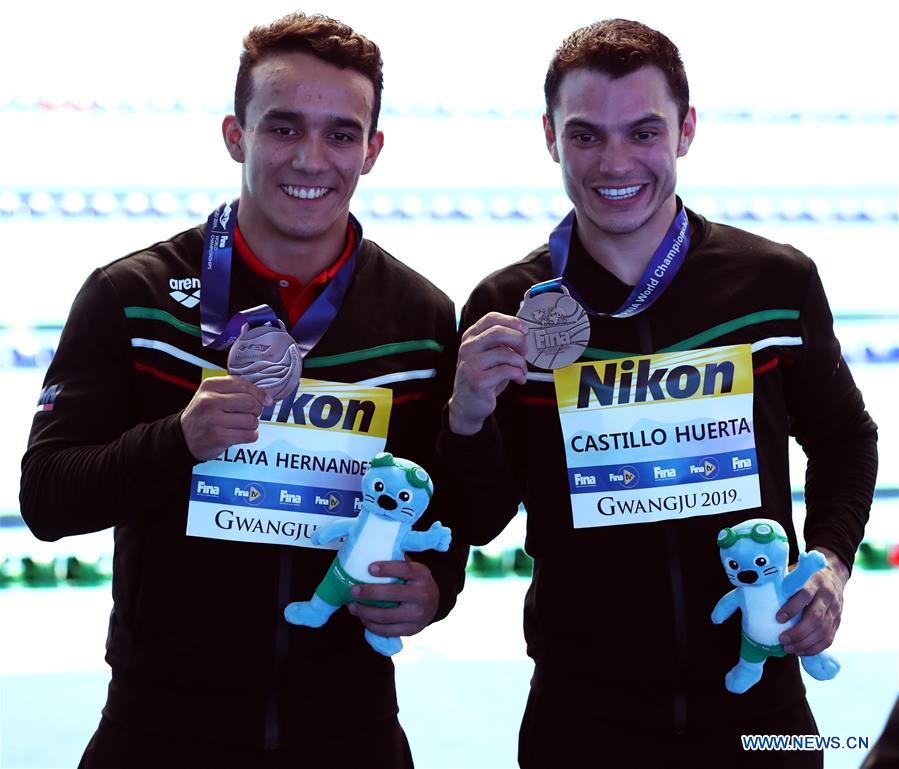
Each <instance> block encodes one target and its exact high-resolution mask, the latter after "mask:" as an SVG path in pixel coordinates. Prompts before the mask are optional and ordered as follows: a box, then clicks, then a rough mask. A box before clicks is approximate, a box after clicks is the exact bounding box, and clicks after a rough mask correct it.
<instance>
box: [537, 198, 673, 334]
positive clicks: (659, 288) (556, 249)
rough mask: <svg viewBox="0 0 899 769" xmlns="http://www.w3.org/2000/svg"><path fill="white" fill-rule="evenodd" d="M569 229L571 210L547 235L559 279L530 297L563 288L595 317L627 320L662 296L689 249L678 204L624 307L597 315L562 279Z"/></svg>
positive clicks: (538, 288)
mask: <svg viewBox="0 0 899 769" xmlns="http://www.w3.org/2000/svg"><path fill="white" fill-rule="evenodd" d="M573 230H574V211H571V212H569V214H568V215H567V216H566V217H565V218H564V219H563V220H562V221H561V222H560V223H559V225H558V227H556V228H555V229H554V230H553V231H552V233H550V236H549V256H550V262H551V263H552V269H553V274H555V275H558V276H559V277H557V278H553V279H552V280H547V281H544V282H543V283H538V284H537V285H535V286H533V287H532V288H531V290H530V295H531V296H536V295H537V294H542V293H544V292H548V291H558V290H559V289H560V288H561V287H562V286H565V288H567V289H568V291H569V292H570V293H571V296H572V297H574V299H576V300H577V301H578V303H580V305H581V306H582V307H583V308H584V310H585V311H586V312H587V313H589V314H590V315H596V316H598V317H611V318H629V317H631V316H633V315H637V314H638V313H640V312H642V311H643V310H645V309H646V308H647V307H649V306H650V305H651V304H652V303H653V302H654V301H655V300H656V299H658V298H659V297H660V296H661V295H662V293H663V292H664V291H665V289H666V288H668V286H669V284H670V283H671V281H672V280H674V276H675V275H676V274H677V271H678V270H679V269H680V266H681V264H683V261H684V257H685V256H686V254H687V250H688V249H689V248H690V223H689V220H688V219H687V211H686V209H685V208H684V206H683V205H681V207H680V210H679V211H678V212H677V216H675V217H674V221H673V222H672V223H671V226H670V227H669V228H668V231H667V232H666V233H665V237H664V238H662V242H661V243H660V244H659V247H658V248H657V249H656V250H655V253H654V254H653V255H652V259H650V260H649V264H648V265H647V266H646V269H645V270H644V272H643V275H642V277H641V278H640V280H638V281H637V284H636V285H635V286H634V288H633V290H632V291H631V293H630V295H629V296H628V298H627V299H625V301H624V304H622V305H621V307H619V308H618V309H617V310H615V311H614V312H597V311H596V310H593V309H592V308H591V307H590V305H588V304H587V303H586V302H585V301H584V300H583V299H582V298H581V297H580V296H578V294H577V292H576V291H575V290H574V288H573V286H572V285H571V284H570V283H569V282H568V281H567V280H566V279H565V278H564V277H562V276H563V275H564V273H565V265H566V264H567V263H568V253H569V250H570V248H571V234H572V232H573Z"/></svg>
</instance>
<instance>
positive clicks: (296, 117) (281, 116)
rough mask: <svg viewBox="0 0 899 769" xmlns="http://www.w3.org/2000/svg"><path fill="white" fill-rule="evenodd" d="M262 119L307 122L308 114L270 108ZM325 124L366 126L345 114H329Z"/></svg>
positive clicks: (346, 126) (337, 126)
mask: <svg viewBox="0 0 899 769" xmlns="http://www.w3.org/2000/svg"><path fill="white" fill-rule="evenodd" d="M260 120H264V121H268V122H275V121H279V120H282V121H284V122H285V123H305V122H306V116H305V115H304V114H303V113H302V112H291V111H290V110H283V109H270V110H269V111H268V112H265V113H264V114H263V115H262V117H261V118H260ZM324 122H325V125H327V126H328V127H330V128H354V129H356V130H357V131H362V130H363V129H364V126H363V125H362V122H361V121H360V120H358V119H357V118H354V117H346V116H345V115H328V116H327V117H325V119H324Z"/></svg>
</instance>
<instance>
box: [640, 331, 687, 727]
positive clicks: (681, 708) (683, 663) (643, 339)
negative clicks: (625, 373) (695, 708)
mask: <svg viewBox="0 0 899 769" xmlns="http://www.w3.org/2000/svg"><path fill="white" fill-rule="evenodd" d="M637 329H638V331H639V334H640V348H641V352H643V353H644V354H647V355H649V354H652V353H653V352H654V351H655V349H654V346H653V341H652V329H651V328H650V325H649V318H647V317H646V316H645V315H643V314H641V315H638V316H637ZM662 525H663V526H665V540H666V543H667V546H668V569H669V575H670V577H671V579H670V583H671V608H672V618H673V620H674V696H673V698H672V703H671V705H672V711H671V717H672V725H673V727H674V733H675V734H685V733H686V731H687V684H686V680H685V676H684V671H685V670H686V669H687V610H686V606H685V604H684V575H683V568H682V565H681V555H680V548H679V547H678V543H677V533H676V532H675V530H674V525H675V524H672V523H669V522H666V523H664V524H662Z"/></svg>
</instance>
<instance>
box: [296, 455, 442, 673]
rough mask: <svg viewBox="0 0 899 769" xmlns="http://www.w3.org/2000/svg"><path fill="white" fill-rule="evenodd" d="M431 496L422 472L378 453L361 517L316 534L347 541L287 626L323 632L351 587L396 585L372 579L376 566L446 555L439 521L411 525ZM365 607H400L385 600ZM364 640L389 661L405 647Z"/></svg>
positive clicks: (320, 539)
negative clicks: (412, 555) (411, 555)
mask: <svg viewBox="0 0 899 769" xmlns="http://www.w3.org/2000/svg"><path fill="white" fill-rule="evenodd" d="M433 493H434V484H433V483H432V482H431V479H430V478H429V477H428V474H427V473H426V472H425V471H424V469H423V468H421V467H419V466H418V465H416V464H415V463H414V462H410V461H409V460H407V459H400V458H398V457H396V458H395V457H394V456H393V455H392V454H389V453H387V452H383V453H380V454H378V455H377V456H376V457H375V458H374V459H373V460H372V462H371V467H370V468H369V469H368V471H367V472H366V473H365V475H363V476H362V496H363V502H362V511H361V512H360V513H359V517H358V518H353V519H345V518H344V519H341V520H339V521H334V522H333V523H329V524H326V525H325V526H322V527H320V528H318V529H316V530H315V532H314V533H313V535H312V542H313V544H315V545H323V544H326V543H328V542H334V541H335V540H338V539H340V538H341V537H346V541H345V542H344V543H343V544H342V545H341V547H340V551H339V552H338V553H337V557H336V558H335V559H334V561H333V562H332V563H331V568H330V569H328V573H327V574H326V575H325V578H324V579H323V580H322V581H321V584H319V586H318V587H317V588H316V589H315V594H314V595H313V596H312V598H311V599H310V600H308V601H298V602H295V603H290V604H288V605H287V606H286V607H285V609H284V617H285V618H286V619H287V621H288V622H290V623H291V624H293V625H306V626H307V627H321V626H322V625H324V624H325V623H326V622H327V621H328V619H329V618H330V617H331V615H332V614H333V613H334V612H335V611H337V610H338V609H339V608H340V607H341V606H344V605H345V604H348V603H351V602H352V601H354V600H355V599H354V598H353V596H352V595H351V594H350V589H351V588H352V587H353V585H358V584H360V583H373V582H396V581H397V580H395V579H393V578H392V577H374V576H372V575H371V574H369V572H368V567H369V565H370V564H371V563H372V562H373V561H402V560H403V554H404V553H405V552H406V551H407V550H411V551H413V552H421V551H422V550H439V551H441V552H446V551H447V550H448V549H449V545H450V539H451V536H452V532H451V531H450V529H449V528H448V527H447V526H442V525H441V524H440V521H436V522H435V523H433V524H431V528H429V529H428V530H427V531H413V530H412V524H413V523H415V522H416V521H417V520H418V519H419V518H420V517H421V514H422V513H423V512H424V511H425V508H426V507H427V506H428V503H429V502H430V501H431V496H432V494H433ZM365 603H367V605H369V606H396V604H395V603H391V602H387V601H371V602H365ZM365 640H366V641H368V643H369V644H370V645H371V647H372V648H373V649H374V650H375V651H377V652H380V653H381V654H383V655H385V656H390V655H391V654H396V653H397V652H398V651H399V650H400V649H402V648H403V642H402V641H401V640H400V639H399V638H397V637H392V638H388V637H385V636H380V635H377V634H376V633H372V632H371V631H370V630H366V631H365Z"/></svg>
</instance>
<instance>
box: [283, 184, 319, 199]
mask: <svg viewBox="0 0 899 769" xmlns="http://www.w3.org/2000/svg"><path fill="white" fill-rule="evenodd" d="M281 189H282V190H284V192H286V193H287V194H288V195H290V196H291V197H292V198H299V199H300V200H318V199H319V198H321V197H323V196H324V195H326V194H327V192H328V188H327V187H294V186H293V185H290V184H282V185H281Z"/></svg>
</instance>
